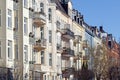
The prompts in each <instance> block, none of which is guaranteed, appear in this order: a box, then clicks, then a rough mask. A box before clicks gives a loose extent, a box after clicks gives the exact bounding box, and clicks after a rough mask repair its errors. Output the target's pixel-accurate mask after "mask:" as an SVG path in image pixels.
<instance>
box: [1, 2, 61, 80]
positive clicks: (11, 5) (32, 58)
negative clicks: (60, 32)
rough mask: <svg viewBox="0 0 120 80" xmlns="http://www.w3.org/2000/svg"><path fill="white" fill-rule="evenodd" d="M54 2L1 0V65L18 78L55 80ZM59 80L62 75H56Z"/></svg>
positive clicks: (22, 79)
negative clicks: (58, 76)
mask: <svg viewBox="0 0 120 80" xmlns="http://www.w3.org/2000/svg"><path fill="white" fill-rule="evenodd" d="M52 10H54V6H53V5H52V4H50V3H49V2H48V1H47V0H44V1H43V0H19V1H18V0H2V1H0V53H1V55H0V57H1V58H0V69H1V71H2V70H3V69H5V70H6V71H5V72H3V73H1V74H3V75H2V77H3V78H5V79H7V78H9V76H7V77H6V75H5V74H6V73H7V70H9V72H10V73H11V77H12V78H14V79H17V80H39V79H42V80H49V79H50V80H56V79H57V72H56V71H57V67H56V62H57V61H56V49H55V50H54V47H55V48H56V45H55V43H54V42H55V39H56V36H55V35H53V34H56V33H55V28H54V27H55V26H53V25H54V16H52V14H53V15H54V13H53V12H52ZM57 80H59V79H57Z"/></svg>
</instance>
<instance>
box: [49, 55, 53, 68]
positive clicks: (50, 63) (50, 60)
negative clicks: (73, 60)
mask: <svg viewBox="0 0 120 80" xmlns="http://www.w3.org/2000/svg"><path fill="white" fill-rule="evenodd" d="M49 66H52V53H50V54H49Z"/></svg>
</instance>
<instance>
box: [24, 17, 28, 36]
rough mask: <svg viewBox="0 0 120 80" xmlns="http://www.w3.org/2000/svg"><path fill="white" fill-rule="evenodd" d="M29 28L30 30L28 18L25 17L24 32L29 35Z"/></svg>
mask: <svg viewBox="0 0 120 80" xmlns="http://www.w3.org/2000/svg"><path fill="white" fill-rule="evenodd" d="M27 30H28V19H27V18H26V17H24V34H26V35H27Z"/></svg>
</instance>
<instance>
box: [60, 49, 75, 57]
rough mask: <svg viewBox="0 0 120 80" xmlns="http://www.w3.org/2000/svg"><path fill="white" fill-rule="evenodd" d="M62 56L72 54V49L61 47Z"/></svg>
mask: <svg viewBox="0 0 120 80" xmlns="http://www.w3.org/2000/svg"><path fill="white" fill-rule="evenodd" d="M62 56H63V57H71V56H74V50H71V49H70V48H66V47H63V52H62Z"/></svg>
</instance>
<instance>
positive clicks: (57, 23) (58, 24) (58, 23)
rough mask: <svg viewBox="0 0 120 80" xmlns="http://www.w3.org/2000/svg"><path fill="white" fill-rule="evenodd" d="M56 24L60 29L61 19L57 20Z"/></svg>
mask: <svg viewBox="0 0 120 80" xmlns="http://www.w3.org/2000/svg"><path fill="white" fill-rule="evenodd" d="M56 26H57V28H58V29H60V22H59V21H57V22H56Z"/></svg>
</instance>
